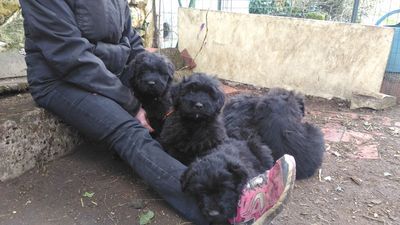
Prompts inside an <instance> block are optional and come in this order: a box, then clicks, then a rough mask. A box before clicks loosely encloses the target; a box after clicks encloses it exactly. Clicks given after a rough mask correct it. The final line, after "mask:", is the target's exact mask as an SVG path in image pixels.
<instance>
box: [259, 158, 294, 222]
mask: <svg viewBox="0 0 400 225" xmlns="http://www.w3.org/2000/svg"><path fill="white" fill-rule="evenodd" d="M282 160H283V161H284V162H286V163H285V164H286V165H287V168H285V169H286V170H287V171H288V176H287V180H286V185H285V189H284V190H283V192H282V195H281V196H280V197H279V199H278V201H277V202H276V204H275V205H274V206H273V207H272V208H270V209H268V211H267V212H265V213H264V214H263V215H262V216H261V217H260V218H258V219H257V220H256V221H254V222H253V223H252V225H266V224H269V223H271V221H272V220H273V219H274V218H275V217H276V216H277V215H278V214H279V213H280V212H282V210H283V206H284V205H285V204H286V203H287V201H288V199H289V198H290V196H291V193H292V190H293V187H294V181H295V180H296V162H295V160H294V158H293V156H291V155H284V156H282ZM288 161H291V163H287V162H288Z"/></svg>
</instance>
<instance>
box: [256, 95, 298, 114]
mask: <svg viewBox="0 0 400 225" xmlns="http://www.w3.org/2000/svg"><path fill="white" fill-rule="evenodd" d="M256 112H257V115H261V116H265V117H269V116H270V115H272V114H273V115H280V116H283V115H284V116H285V118H292V119H295V120H298V121H300V120H301V119H302V118H303V117H304V100H303V96H302V95H299V94H295V93H294V92H293V91H287V90H284V89H281V88H275V89H271V90H270V91H269V92H268V94H267V95H266V96H264V97H262V98H261V100H260V102H258V104H257V106H256Z"/></svg>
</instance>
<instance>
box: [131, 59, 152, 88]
mask: <svg viewBox="0 0 400 225" xmlns="http://www.w3.org/2000/svg"><path fill="white" fill-rule="evenodd" d="M147 54H148V53H147V52H142V53H139V54H138V55H137V56H135V58H134V59H132V61H131V62H130V63H129V64H128V68H127V72H126V73H127V74H129V76H130V79H129V85H130V86H131V87H133V86H135V84H136V82H138V80H139V74H140V73H142V72H143V71H141V70H142V69H143V68H142V67H143V64H144V62H145V60H147V59H146V58H147V57H146V55H147Z"/></svg>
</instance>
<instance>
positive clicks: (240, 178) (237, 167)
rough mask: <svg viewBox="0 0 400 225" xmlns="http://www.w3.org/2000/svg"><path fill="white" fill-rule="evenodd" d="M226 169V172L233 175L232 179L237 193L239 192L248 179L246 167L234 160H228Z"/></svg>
mask: <svg viewBox="0 0 400 225" xmlns="http://www.w3.org/2000/svg"><path fill="white" fill-rule="evenodd" d="M226 167H227V170H228V171H229V172H230V173H231V174H232V175H233V179H234V181H235V182H236V184H237V188H238V191H241V190H242V189H243V186H244V185H245V184H246V182H247V180H248V178H249V174H248V172H247V170H246V167H245V166H244V165H243V164H242V163H240V162H238V161H236V160H234V159H228V162H227V166H226Z"/></svg>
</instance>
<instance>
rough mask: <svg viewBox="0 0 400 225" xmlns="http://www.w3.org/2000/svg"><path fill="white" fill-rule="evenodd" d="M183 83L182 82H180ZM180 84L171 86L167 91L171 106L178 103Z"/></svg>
mask: <svg viewBox="0 0 400 225" xmlns="http://www.w3.org/2000/svg"><path fill="white" fill-rule="evenodd" d="M182 82H183V81H182ZM182 82H181V83H178V84H174V85H172V86H171V88H170V90H169V94H170V96H171V100H172V105H174V106H176V105H177V104H178V102H179V97H180V92H181V89H182V87H181V86H182Z"/></svg>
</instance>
